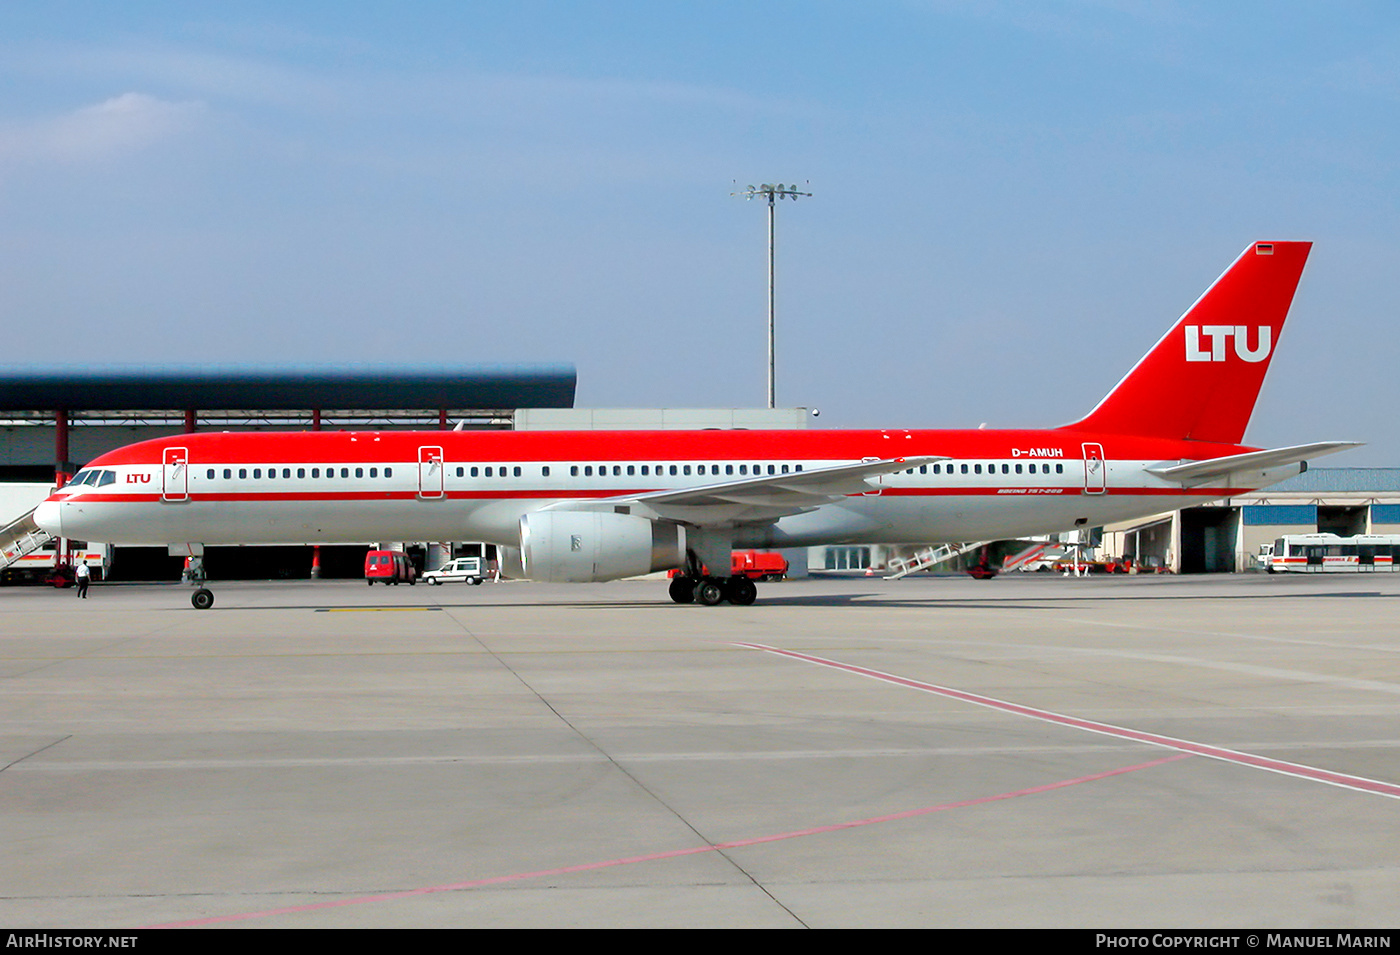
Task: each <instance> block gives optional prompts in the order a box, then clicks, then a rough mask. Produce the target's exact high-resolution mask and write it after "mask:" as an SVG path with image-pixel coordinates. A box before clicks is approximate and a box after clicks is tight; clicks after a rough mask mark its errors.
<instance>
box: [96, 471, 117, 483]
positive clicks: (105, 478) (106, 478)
mask: <svg viewBox="0 0 1400 955" xmlns="http://www.w3.org/2000/svg"><path fill="white" fill-rule="evenodd" d="M116 483H117V472H116V471H99V472H98V478H97V486H98V487H106V486H107V485H108V484H116Z"/></svg>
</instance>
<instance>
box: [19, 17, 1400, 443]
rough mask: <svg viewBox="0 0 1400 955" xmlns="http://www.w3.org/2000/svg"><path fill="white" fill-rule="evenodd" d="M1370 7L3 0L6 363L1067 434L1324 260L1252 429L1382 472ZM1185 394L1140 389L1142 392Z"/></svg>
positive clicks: (1393, 304)
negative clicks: (1176, 344)
mask: <svg viewBox="0 0 1400 955" xmlns="http://www.w3.org/2000/svg"><path fill="white" fill-rule="evenodd" d="M1398 106H1400V9H1397V8H1396V7H1395V5H1394V4H1393V3H1379V2H1377V3H1340V4H1315V3H1292V2H1272V3H1264V2H1259V3H1253V2H1241V3H1227V4H1221V3H1209V2H1201V3H1196V2H1140V3H1135V2H1127V0H1100V2H1090V0H1082V2H1069V0H1066V2H1053V0H1045V2H1036V3H1019V2H980V3H973V2H955V0H947V2H939V0H923V2H919V0H906V2H878V0H873V2H870V0H868V2H864V3H853V2H820V0H813V2H808V3H796V2H790V3H787V2H772V3H763V2H758V3H752V2H751V3H727V2H706V3H663V2H650V3H631V2H611V3H602V2H571V3H553V2H509V3H507V2H499V3H416V4H393V5H390V4H374V3H358V4H357V3H335V4H329V3H327V4H320V3H309V2H307V3H300V4H281V3H279V4H271V3H258V2H244V3H239V4H212V3H211V4H198V3H182V4H174V3H170V4H163V3H141V2H132V3H124V4H109V3H76V2H72V3H64V2H49V3H45V4H33V5H19V4H10V5H6V6H5V7H3V8H0V288H3V289H4V293H3V295H0V321H3V323H4V324H3V327H4V329H5V335H4V343H5V347H4V350H3V356H0V362H5V363H11V362H28V361H40V362H61V361H75V362H86V361H116V362H122V361H130V362H163V361H172V362H173V361H179V362H187V361H219V362H230V361H233V362H237V361H256V362H263V361H277V360H287V361H297V362H304V361H326V362H344V361H399V362H413V361H460V362H465V363H477V362H502V361H549V362H559V361H562V362H572V363H574V364H575V365H577V367H578V370H579V379H580V382H579V403H580V404H581V405H587V406H595V407H612V406H646V407H655V406H669V407H684V406H692V407H693V406H729V405H749V406H756V405H760V404H762V403H763V401H764V373H765V371H764V362H765V358H764V320H765V312H764V308H765V284H764V283H765V266H764V243H765V222H764V210H763V208H762V206H761V205H760V204H758V203H745V202H744V201H743V200H742V199H737V198H732V197H731V196H730V193H731V192H732V191H733V190H734V188H735V186H736V184H737V185H738V186H739V187H742V186H745V185H748V184H749V183H754V184H758V183H762V182H779V181H781V182H785V183H790V182H797V183H799V184H802V185H803V186H804V188H806V189H808V190H809V191H811V192H813V193H814V194H815V195H814V196H813V198H811V199H806V200H802V201H801V202H799V203H796V204H793V203H785V204H783V206H782V207H781V211H780V214H779V289H778V308H779V368H778V400H779V403H780V404H783V405H803V406H808V407H816V408H820V409H821V411H822V417H821V419H820V422H821V424H822V425H823V426H853V427H866V426H901V427H976V426H977V425H978V424H981V423H983V422H986V423H987V424H989V425H990V426H992V427H1001V426H1053V425H1056V424H1060V423H1063V422H1065V421H1069V420H1072V419H1074V418H1077V417H1079V416H1080V415H1082V414H1083V413H1084V412H1085V411H1087V410H1088V408H1090V407H1091V406H1092V405H1093V404H1094V403H1095V402H1096V401H1097V400H1098V398H1099V397H1100V396H1101V395H1102V394H1103V393H1104V392H1105V391H1106V390H1107V389H1108V388H1110V387H1111V386H1112V385H1113V384H1114V383H1115V382H1116V381H1117V380H1118V379H1119V377H1121V375H1122V374H1123V372H1124V371H1126V370H1127V368H1128V367H1130V366H1131V364H1132V363H1133V362H1134V361H1136V359H1137V358H1138V357H1139V356H1140V355H1141V354H1142V353H1143V352H1144V351H1145V350H1146V349H1147V348H1148V347H1149V346H1151V345H1152V344H1153V343H1154V342H1155V341H1156V340H1157V338H1158V337H1159V336H1160V335H1161V333H1162V332H1163V331H1164V330H1165V329H1166V328H1167V326H1168V325H1169V323H1170V322H1171V321H1173V320H1174V319H1175V318H1176V317H1177V316H1178V315H1179V314H1180V313H1181V312H1182V311H1183V310H1185V309H1186V308H1187V307H1188V306H1189V305H1190V304H1191V303H1192V302H1193V301H1194V300H1195V298H1196V297H1197V296H1198V295H1199V294H1200V292H1202V291H1203V290H1204V289H1205V287H1206V286H1207V285H1209V283H1210V282H1211V281H1212V280H1213V279H1214V278H1215V277H1216V276H1217V275H1218V274H1219V273H1220V272H1221V271H1222V270H1223V269H1224V268H1225V267H1226V266H1227V265H1228V264H1229V263H1230V262H1231V261H1232V260H1233V259H1234V257H1235V256H1236V255H1237V254H1238V253H1239V252H1240V251H1241V250H1242V249H1243V248H1244V247H1245V246H1246V245H1247V244H1248V243H1249V242H1250V241H1252V240H1255V239H1311V240H1313V241H1314V242H1316V243H1317V245H1316V246H1315V248H1314V251H1313V257H1312V260H1311V262H1310V264H1309V267H1308V271H1307V273H1306V274H1305V276H1304V280H1303V285H1302V287H1301V289H1300V291H1299V295H1298V298H1297V300H1296V302H1295V307H1294V312H1293V315H1292V318H1291V320H1290V327H1289V329H1288V331H1287V333H1286V334H1285V335H1284V337H1283V340H1282V342H1281V345H1280V348H1279V350H1278V352H1277V357H1276V358H1275V360H1274V365H1273V371H1272V374H1271V381H1270V383H1269V385H1268V386H1266V390H1265V394H1264V397H1263V399H1262V400H1261V402H1260V406H1259V409H1258V411H1257V413H1256V416H1255V422H1254V426H1253V427H1252V428H1251V431H1250V434H1249V439H1250V440H1252V441H1254V442H1256V443H1259V444H1266V445H1281V444H1294V443H1302V442H1304V441H1312V440H1319V439H1329V438H1341V439H1355V440H1364V441H1368V442H1370V443H1371V444H1370V446H1369V447H1368V448H1366V449H1363V450H1361V451H1358V452H1352V453H1350V454H1348V455H1346V456H1344V457H1341V456H1339V457H1337V458H1333V459H1330V460H1329V461H1327V462H1326V463H1328V464H1335V465H1342V464H1355V465H1397V466H1400V423H1397V422H1400V416H1397V415H1396V414H1395V413H1394V412H1393V411H1392V405H1396V404H1400V394H1397V393H1396V388H1395V385H1394V384H1393V383H1394V381H1395V380H1396V378H1397V375H1396V367H1397V363H1398V360H1400V322H1397V321H1396V318H1397V306H1400V301H1397V298H1400V296H1397V288H1396V286H1397V279H1396V276H1397V274H1400V270H1397V268H1396V263H1397V261H1400V259H1397V251H1400V249H1397V237H1396V228H1397V226H1396V223H1397V222H1400V216H1397V212H1400V210H1397V201H1396V200H1397V191H1396V186H1397V162H1400V159H1397V157H1400V148H1397V147H1400V142H1397V140H1398V139H1400V116H1397V107H1398ZM1169 398H1170V396H1164V400H1169Z"/></svg>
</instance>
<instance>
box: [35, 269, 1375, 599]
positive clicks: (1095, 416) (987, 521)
mask: <svg viewBox="0 0 1400 955" xmlns="http://www.w3.org/2000/svg"><path fill="white" fill-rule="evenodd" d="M1310 248H1311V243H1308V242H1256V243H1253V244H1252V245H1250V246H1249V248H1247V249H1246V250H1245V251H1244V253H1243V254H1242V255H1241V256H1240V257H1239V258H1238V259H1236V260H1235V262H1234V264H1233V265H1231V266H1230V268H1229V269H1227V270H1226V272H1225V274H1224V275H1222V276H1221V277H1220V278H1219V279H1217V280H1216V282H1215V284H1214V285H1212V286H1211V287H1210V288H1209V290H1207V291H1206V293H1205V294H1204V295H1203V296H1201V298H1200V299H1199V300H1198V301H1197V302H1196V303H1195V304H1194V305H1193V306H1192V307H1191V308H1190V309H1189V310H1188V311H1187V312H1186V314H1185V315H1184V316H1183V317H1182V318H1181V319H1180V320H1179V321H1178V322H1177V323H1176V324H1175V325H1173V326H1172V328H1171V330H1170V331H1168V332H1167V334H1166V336H1165V337H1163V338H1162V339H1161V340H1160V341H1159V342H1158V343H1157V344H1156V345H1155V346H1154V347H1153V348H1152V350H1151V351H1149V352H1148V353H1147V355H1146V356H1145V357H1144V358H1143V359H1142V360H1141V361H1139V362H1138V363H1137V365H1136V366H1135V367H1134V368H1133V369H1132V370H1131V371H1130V372H1129V373H1128V374H1127V376H1126V377H1125V378H1124V379H1123V380H1122V381H1121V382H1119V384H1118V385H1117V386H1116V387H1115V388H1114V389H1113V390H1112V391H1111V392H1109V394H1108V396H1107V397H1106V398H1104V399H1103V400H1102V401H1101V402H1099V404H1098V406H1097V407H1096V408H1094V410H1093V411H1091V412H1089V414H1088V415H1087V416H1085V417H1084V418H1083V419H1081V420H1079V421H1076V422H1074V423H1073V424H1067V425H1064V426H1062V427H1058V428H1052V429H1048V430H1014V431H1006V430H975V431H906V430H887V431H818V430H813V431H797V430H795V431H690V432H682V431H627V432H608V433H603V432H589V431H576V432H510V431H506V432H465V431H397V432H391V431H385V432H353V431H351V432H299V433H230V432H226V433H196V434H183V435H178V436H175V437H168V438H158V439H155V440H152V441H143V442H141V443H139V444H133V445H130V446H128V447H124V448H121V449H119V450H116V451H112V452H110V453H108V454H104V455H102V456H101V457H99V458H97V459H96V460H94V461H93V462H91V463H90V464H89V465H88V466H87V467H86V468H84V469H83V470H82V471H80V472H79V473H78V474H77V475H75V476H74V479H73V481H72V482H71V483H69V484H68V485H67V486H65V487H63V488H62V489H60V490H58V491H57V492H56V493H54V495H53V496H52V497H50V498H49V499H48V500H47V501H45V502H44V503H43V504H41V505H40V507H39V509H38V510H37V511H36V512H35V520H36V521H37V522H38V524H39V526H40V527H42V528H43V529H44V530H46V531H49V532H50V533H53V534H59V535H64V536H68V537H75V538H80V539H86V540H94V541H102V542H104V543H113V544H145V545H174V546H179V545H190V546H191V547H192V548H193V549H196V550H197V549H198V548H199V547H201V546H204V545H214V544H285V543H296V544H315V543H344V542H352V541H382V540H434V541H437V540H480V541H488V542H492V543H495V544H497V545H498V546H499V547H500V548H501V553H502V555H503V570H504V572H505V573H506V574H508V575H512V576H520V577H527V578H531V579H534V580H542V581H602V580H613V579H617V578H621V577H630V576H635V575H639V574H646V573H649V572H652V571H659V570H669V569H675V568H680V569H681V570H682V571H683V573H682V574H681V575H680V576H678V577H676V578H674V579H673V580H672V582H671V585H670V587H671V590H670V593H671V597H672V599H673V600H675V601H676V602H678V603H690V602H692V601H693V602H699V603H702V604H716V603H720V602H722V601H725V600H728V601H729V602H731V603H735V604H749V603H752V602H753V601H754V599H755V596H756V589H755V587H754V584H753V582H752V581H750V580H748V579H747V578H745V577H710V576H707V575H706V574H705V571H704V568H707V567H708V568H725V567H729V564H730V559H729V555H730V551H731V549H732V548H735V547H745V548H747V547H759V548H779V547H800V546H809V545H816V544H837V543H897V544H925V543H936V542H948V541H975V540H995V539H1006V538H1018V537H1027V536H1031V535H1035V534H1043V533H1051V532H1056V531H1062V530H1069V529H1072V528H1074V527H1077V526H1085V525H1090V526H1093V525H1100V524H1105V523H1109V522H1113V521H1122V520H1127V519H1129V518H1133V517H1139V516H1146V515H1149V514H1155V513H1160V512H1163V511H1168V510H1172V509H1175V508H1179V507H1185V506H1187V505H1191V504H1200V503H1203V502H1206V501H1211V500H1214V499H1217V498H1222V497H1229V496H1232V495H1235V494H1239V493H1241V492H1243V491H1247V490H1252V489H1255V488H1259V487H1266V486H1268V485H1270V484H1274V483H1276V482H1278V481H1281V480H1284V479H1285V478H1288V477H1291V476H1293V475H1295V474H1298V473H1300V472H1301V471H1302V470H1304V469H1305V468H1306V460H1307V459H1308V458H1312V457H1316V456H1318V455H1322V454H1328V453H1331V452H1334V451H1340V450H1344V449H1346V448H1350V447H1354V446H1355V443H1354V442H1341V441H1329V442H1323V443H1318V444H1305V445H1298V446H1295V447H1288V448H1281V449H1277V450H1260V449H1258V448H1254V447H1248V446H1245V445H1242V444H1240V442H1241V441H1242V440H1243V438H1244V432H1245V426H1246V425H1247V424H1248V423H1249V418H1250V414H1251V413H1252V412H1253V410H1254V403H1255V400H1256V399H1257V398H1258V395H1259V389H1260V387H1261V385H1262V384H1263V381H1264V374H1265V372H1267V371H1268V368H1269V362H1270V360H1271V358H1272V357H1273V353H1274V348H1275V346H1276V345H1277V344H1278V341H1279V333H1280V332H1281V331H1282V329H1283V323H1284V319H1285V318H1286V316H1287V314H1288V309H1289V306H1290V304H1291V303H1292V300H1293V293H1294V290H1295V289H1296V288H1297V285H1298V279H1299V277H1300V276H1301V274H1302V271H1303V265H1304V263H1305V262H1306V261H1307V257H1308V251H1309V249H1310ZM212 603H213V594H212V593H210V592H209V591H208V590H207V589H202V588H201V589H200V590H199V591H196V593H195V595H194V604H195V606H197V607H201V608H203V607H208V606H210V605H212Z"/></svg>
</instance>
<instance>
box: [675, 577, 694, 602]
mask: <svg viewBox="0 0 1400 955" xmlns="http://www.w3.org/2000/svg"><path fill="white" fill-rule="evenodd" d="M670 594H671V599H672V600H674V601H675V602H676V603H678V604H688V603H694V602H695V581H693V580H691V579H690V578H689V577H672V578H671V588H670Z"/></svg>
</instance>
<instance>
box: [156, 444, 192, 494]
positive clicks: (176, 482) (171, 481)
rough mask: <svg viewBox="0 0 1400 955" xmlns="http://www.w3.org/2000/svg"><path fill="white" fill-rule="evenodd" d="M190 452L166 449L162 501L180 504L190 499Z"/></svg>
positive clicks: (162, 470) (163, 461) (162, 468)
mask: <svg viewBox="0 0 1400 955" xmlns="http://www.w3.org/2000/svg"><path fill="white" fill-rule="evenodd" d="M189 465H190V452H189V449H188V448H166V449H165V456H164V458H163V459H162V466H161V469H160V471H161V474H160V478H161V483H160V499H161V500H162V501H170V502H179V501H188V500H189V499H190V466H189Z"/></svg>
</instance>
